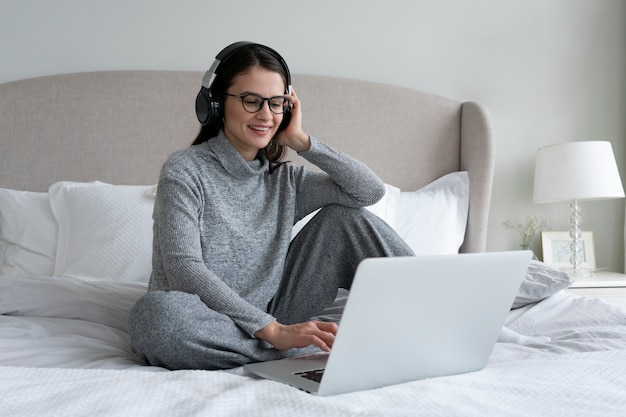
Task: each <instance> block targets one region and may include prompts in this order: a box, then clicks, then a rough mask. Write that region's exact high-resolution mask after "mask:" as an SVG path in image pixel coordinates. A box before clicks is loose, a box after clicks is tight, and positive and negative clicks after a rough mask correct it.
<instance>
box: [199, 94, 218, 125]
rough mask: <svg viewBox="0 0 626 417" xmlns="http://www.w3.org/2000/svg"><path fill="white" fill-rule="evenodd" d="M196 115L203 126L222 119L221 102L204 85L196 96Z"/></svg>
mask: <svg viewBox="0 0 626 417" xmlns="http://www.w3.org/2000/svg"><path fill="white" fill-rule="evenodd" d="M196 116H197V117H198V121H199V122H200V124H201V125H203V126H205V125H208V124H212V123H216V122H218V121H219V120H221V119H222V104H221V103H220V101H219V100H217V99H216V98H214V97H213V95H212V94H211V92H210V91H209V89H208V88H206V87H202V88H201V89H200V92H199V93H198V95H197V97H196Z"/></svg>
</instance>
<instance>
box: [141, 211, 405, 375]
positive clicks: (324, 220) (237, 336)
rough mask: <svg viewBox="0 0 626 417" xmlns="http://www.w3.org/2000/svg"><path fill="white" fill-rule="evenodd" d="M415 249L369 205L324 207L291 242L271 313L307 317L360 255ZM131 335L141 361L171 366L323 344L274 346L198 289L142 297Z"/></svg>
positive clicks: (240, 359)
mask: <svg viewBox="0 0 626 417" xmlns="http://www.w3.org/2000/svg"><path fill="white" fill-rule="evenodd" d="M410 255H413V252H412V250H411V249H410V248H409V247H408V246H407V245H406V244H405V243H404V241H403V240H402V239H401V238H400V237H399V236H398V235H397V234H396V233H395V232H394V231H393V229H391V228H390V227H389V226H388V225H387V224H386V223H385V222H383V221H382V220H380V219H379V218H378V217H376V216H375V215H373V214H371V213H370V212H369V211H367V210H365V209H351V208H346V207H342V206H337V205H332V206H328V207H325V208H323V209H322V210H320V212H319V213H318V214H317V215H316V216H315V217H313V219H311V221H310V222H309V223H307V225H306V226H305V227H304V228H303V229H302V230H301V231H300V233H298V235H297V236H296V237H295V238H294V239H293V241H292V242H291V245H290V247H289V251H288V254H287V258H286V260H285V272H284V276H283V278H282V281H281V285H280V287H279V289H278V291H277V292H276V295H275V296H274V298H273V299H272V301H271V302H270V303H269V305H268V307H267V312H268V313H270V314H272V315H273V316H274V317H276V319H277V320H278V322H280V323H283V324H292V323H299V322H304V321H307V320H309V319H310V318H311V317H313V316H315V315H316V314H318V313H320V312H321V311H322V310H323V309H324V308H326V307H327V306H330V305H331V304H332V302H333V301H334V299H335V296H336V294H337V290H338V289H339V288H346V289H349V288H350V285H351V283H352V278H353V276H354V272H355V270H356V267H357V265H358V264H359V262H360V261H361V260H363V259H365V258H370V257H383V256H410ZM380 279H385V277H380ZM129 334H130V338H131V343H132V347H133V350H134V351H135V353H136V354H137V356H138V357H139V359H141V360H143V361H144V362H146V363H148V364H150V365H157V366H162V367H165V368H169V369H228V368H234V367H237V366H241V365H243V364H245V363H248V362H256V361H265V360H272V359H278V358H282V357H287V356H295V355H302V354H307V353H312V352H314V351H316V350H317V348H315V347H308V348H303V349H291V350H287V351H279V350H277V349H274V348H273V347H272V346H271V345H270V344H269V343H267V342H265V341H263V340H259V339H255V338H252V337H250V336H249V335H248V334H247V333H245V332H244V331H243V330H242V329H241V328H240V327H238V326H237V324H235V322H234V321H233V320H232V319H231V318H230V317H228V316H225V315H223V314H220V313H218V312H216V311H213V310H211V309H209V308H208V307H207V306H206V304H204V303H203V302H202V301H200V298H199V297H198V296H197V295H194V294H188V293H183V292H178V291H150V292H148V293H147V294H146V295H145V296H144V297H142V298H141V299H140V300H139V301H138V302H137V304H136V305H135V306H134V307H133V309H132V310H131V312H130V316H129Z"/></svg>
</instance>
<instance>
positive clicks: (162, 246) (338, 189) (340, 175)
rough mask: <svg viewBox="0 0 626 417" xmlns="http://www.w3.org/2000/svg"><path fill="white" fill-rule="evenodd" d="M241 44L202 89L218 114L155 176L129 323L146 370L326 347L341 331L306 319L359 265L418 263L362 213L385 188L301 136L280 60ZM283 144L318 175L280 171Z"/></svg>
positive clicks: (217, 364)
mask: <svg viewBox="0 0 626 417" xmlns="http://www.w3.org/2000/svg"><path fill="white" fill-rule="evenodd" d="M235 46H236V47H234V48H233V45H231V46H230V47H229V48H230V49H232V51H230V52H229V54H227V56H225V57H224V56H222V55H224V54H223V52H224V51H222V53H220V55H218V58H221V59H219V61H220V62H218V68H217V69H216V70H215V71H214V72H215V74H216V76H215V77H214V81H213V82H212V83H210V84H209V86H208V93H209V94H210V96H211V98H212V99H215V100H217V102H218V104H219V106H218V107H219V108H220V115H221V116H222V117H217V118H214V117H213V118H212V119H215V120H211V121H209V123H208V124H206V125H205V126H203V127H202V129H201V131H200V133H199V135H198V137H197V138H196V140H195V142H194V145H193V146H191V147H190V148H187V149H185V150H182V151H179V152H176V153H174V154H173V155H171V156H170V157H169V158H168V160H167V161H166V163H165V164H164V166H163V168H162V171H161V175H160V178H159V185H158V192H157V197H156V202H155V208H154V242H153V272H152V276H151V278H150V285H149V291H148V293H147V294H146V295H145V296H144V297H143V298H142V299H141V300H139V301H138V303H137V304H136V305H135V307H134V308H133V310H132V311H131V314H130V318H129V324H130V326H129V333H130V336H131V341H132V346H133V349H134V350H135V352H136V353H137V355H138V356H139V357H140V358H141V359H142V360H144V361H145V362H147V363H149V364H151V365H158V366H163V367H166V368H169V369H189V368H191V369H227V368H232V367H236V366H240V365H243V364H245V363H247V362H251V361H261V360H270V359H276V358H279V357H285V356H293V355H299V354H303V353H310V352H311V351H314V350H317V351H319V350H320V349H321V350H323V351H329V350H330V349H331V347H332V344H333V340H334V337H335V334H336V332H337V325H336V324H335V323H329V322H320V321H312V320H310V317H313V316H314V315H315V313H319V312H320V311H321V310H322V309H324V308H325V307H326V306H328V305H330V304H331V303H332V302H333V300H334V297H335V295H336V293H337V289H338V288H349V287H350V283H351V281H352V277H353V275H354V272H355V269H356V266H357V265H358V263H359V262H360V261H361V260H362V259H364V258H366V257H377V256H401V255H412V252H411V250H410V249H409V248H408V246H407V245H406V244H405V243H404V242H403V241H402V240H401V239H400V238H399V237H398V236H397V235H396V234H395V233H394V232H393V231H392V230H391V229H390V228H389V227H388V226H387V225H386V224H385V223H384V222H383V221H381V220H380V219H378V218H377V217H376V216H374V215H372V214H371V213H369V212H368V211H367V210H364V209H362V208H361V207H364V206H367V205H371V204H374V203H376V202H377V201H378V200H379V199H380V198H382V196H383V194H384V192H385V188H384V184H383V183H382V181H381V180H380V179H379V178H378V177H377V176H376V175H375V174H374V173H373V172H372V171H371V170H370V169H369V168H367V167H366V166H365V165H364V164H362V163H360V162H358V161H356V160H355V159H353V158H351V157H349V156H348V155H345V154H343V153H341V152H339V151H337V150H334V149H332V148H330V147H329V146H327V145H325V144H323V143H322V142H320V141H319V140H317V139H315V138H312V137H310V136H309V135H308V134H307V133H305V132H304V131H303V130H302V126H301V120H302V108H301V103H300V101H299V99H298V96H297V94H296V92H295V91H290V89H289V80H290V75H289V70H288V68H287V66H286V64H284V61H282V58H280V55H278V54H277V53H276V52H275V51H273V50H272V49H270V48H267V47H265V46H262V45H258V44H251V43H240V44H236V45H235ZM225 51H226V49H225ZM216 62H217V61H216ZM206 92H207V91H205V93H206ZM199 118H200V115H199ZM285 147H288V148H291V149H293V150H294V151H296V152H298V153H299V154H300V155H301V156H303V157H304V158H305V159H307V160H308V161H309V162H311V163H313V164H315V165H316V166H318V167H319V168H320V169H321V170H322V171H323V172H313V171H310V170H307V169H304V168H303V167H297V166H293V165H291V164H287V163H283V162H282V161H281V159H280V158H281V157H282V153H283V150H284V149H285ZM319 208H322V210H321V211H320V212H319V213H318V214H317V215H316V216H315V217H313V219H312V220H311V221H310V222H309V223H308V224H307V225H306V226H305V227H304V228H303V229H302V230H301V231H300V233H298V235H297V236H296V237H295V238H294V239H293V241H291V242H290V237H291V229H292V226H293V224H294V223H295V222H296V221H298V220H299V219H301V218H303V217H304V216H306V215H307V214H309V213H311V212H313V211H315V210H317V209H319ZM381 279H384V277H381Z"/></svg>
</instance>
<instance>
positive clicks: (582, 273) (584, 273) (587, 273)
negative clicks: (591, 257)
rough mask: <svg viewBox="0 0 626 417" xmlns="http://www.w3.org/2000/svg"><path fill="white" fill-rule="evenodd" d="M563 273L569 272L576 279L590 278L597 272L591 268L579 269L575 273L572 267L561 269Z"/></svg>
mask: <svg viewBox="0 0 626 417" xmlns="http://www.w3.org/2000/svg"><path fill="white" fill-rule="evenodd" d="M561 269H562V270H563V271H565V272H567V273H568V274H569V275H571V276H572V277H574V278H590V277H592V276H594V275H595V273H596V271H594V270H593V269H591V268H581V267H578V271H576V272H574V268H572V267H571V266H569V267H563V268H561Z"/></svg>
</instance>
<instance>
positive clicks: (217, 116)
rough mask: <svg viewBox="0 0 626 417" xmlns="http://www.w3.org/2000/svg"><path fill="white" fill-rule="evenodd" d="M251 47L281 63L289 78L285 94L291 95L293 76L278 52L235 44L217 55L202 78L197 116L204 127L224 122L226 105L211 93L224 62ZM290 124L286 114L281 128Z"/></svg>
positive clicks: (262, 46)
mask: <svg viewBox="0 0 626 417" xmlns="http://www.w3.org/2000/svg"><path fill="white" fill-rule="evenodd" d="M250 46H256V47H260V48H263V49H265V50H266V51H267V52H269V53H270V54H272V55H273V56H274V57H275V58H276V59H277V60H278V61H279V62H280V64H281V66H282V67H283V69H284V71H285V74H286V76H287V87H286V88H285V94H290V92H291V74H290V73H289V67H287V63H286V62H285V60H284V59H283V57H282V56H280V54H279V53H278V52H276V51H275V50H273V49H272V48H269V47H267V46H265V45H261V44H258V43H252V42H235V43H233V44H231V45H229V46H227V47H226V48H224V49H222V51H221V52H220V53H219V54H217V56H216V57H215V61H213V64H212V65H211V67H210V68H209V70H208V71H207V72H206V73H205V74H204V77H202V87H201V88H200V92H199V93H198V96H197V97H196V116H197V117H198V121H199V122H200V124H202V125H203V126H205V125H208V124H214V123H218V122H220V121H221V120H222V117H223V116H224V105H223V104H222V102H221V100H220V99H219V98H218V97H215V96H214V95H213V92H212V91H211V86H212V85H213V82H214V81H215V77H217V76H218V75H219V69H220V65H221V64H222V63H223V62H225V61H227V60H228V58H230V57H231V56H232V55H234V54H235V53H236V52H238V51H239V50H241V49H243V48H247V47H250ZM288 122H289V113H288V112H285V113H284V117H283V123H282V124H281V126H286V123H288Z"/></svg>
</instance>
